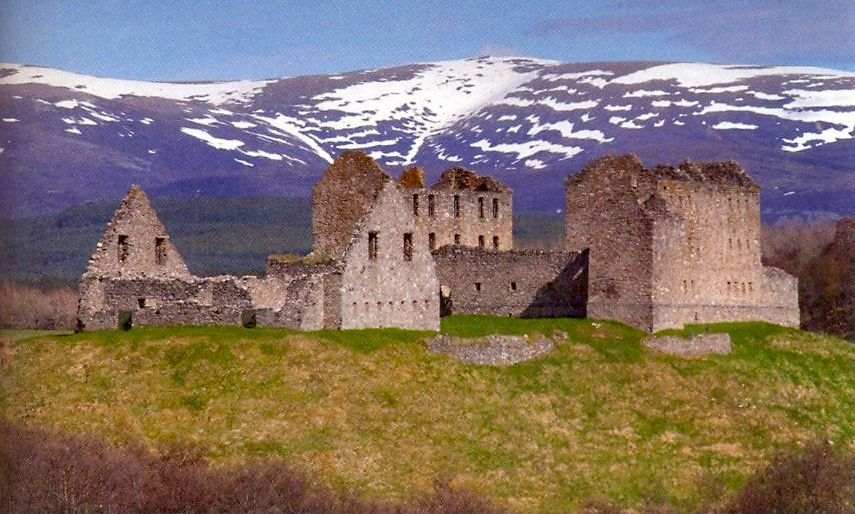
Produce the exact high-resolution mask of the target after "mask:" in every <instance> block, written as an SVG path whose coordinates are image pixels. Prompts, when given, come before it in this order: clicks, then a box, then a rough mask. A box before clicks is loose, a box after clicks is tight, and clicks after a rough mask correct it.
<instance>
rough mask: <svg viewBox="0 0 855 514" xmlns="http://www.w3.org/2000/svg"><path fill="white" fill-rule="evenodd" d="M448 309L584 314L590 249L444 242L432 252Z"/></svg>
mask: <svg viewBox="0 0 855 514" xmlns="http://www.w3.org/2000/svg"><path fill="white" fill-rule="evenodd" d="M433 256H434V260H435V261H436V270H437V275H438V277H439V283H440V288H441V291H442V294H443V305H444V307H445V312H444V313H443V314H495V315H500V316H521V317H557V316H571V317H584V316H585V303H586V302H585V300H586V294H587V282H588V276H587V265H588V254H587V252H583V253H574V252H548V251H544V250H510V251H493V250H481V249H478V248H466V247H460V246H453V245H452V246H444V247H442V248H440V249H438V250H436V251H434V252H433Z"/></svg>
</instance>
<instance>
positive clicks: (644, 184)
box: [566, 156, 798, 331]
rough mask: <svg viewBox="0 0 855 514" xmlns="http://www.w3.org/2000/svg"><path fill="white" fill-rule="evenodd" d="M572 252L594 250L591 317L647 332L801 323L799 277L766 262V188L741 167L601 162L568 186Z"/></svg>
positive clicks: (625, 158)
mask: <svg viewBox="0 0 855 514" xmlns="http://www.w3.org/2000/svg"><path fill="white" fill-rule="evenodd" d="M566 193H567V204H566V205H567V214H566V216H567V217H566V224H567V248H568V249H570V248H584V247H588V248H590V250H591V263H590V281H591V283H590V290H589V305H588V314H589V315H590V316H592V317H602V318H611V319H617V320H620V321H623V322H626V323H628V324H630V325H633V326H636V327H639V328H643V329H646V330H653V331H655V330H660V329H663V328H673V327H681V326H683V325H684V324H686V323H710V322H717V321H736V320H766V321H772V322H775V323H781V324H785V325H791V326H797V325H798V313H797V309H794V308H793V306H794V305H796V303H797V294H795V293H794V292H793V291H794V289H793V285H794V283H795V282H794V281H795V279H794V278H792V277H788V278H787V277H783V276H781V274H780V273H779V272H772V271H769V270H767V269H764V267H763V266H762V264H761V260H760V196H759V188H758V187H757V185H756V184H755V183H754V182H753V181H752V180H751V179H750V177H748V175H747V174H745V172H744V171H743V170H742V169H741V168H739V167H738V165H736V164H735V163H727V162H726V163H705V164H693V163H689V162H686V163H683V164H681V165H680V166H679V167H677V168H674V167H670V166H657V167H656V168H653V169H645V168H644V167H643V165H642V164H641V162H640V161H638V159H637V158H635V157H633V156H623V157H608V158H603V159H599V160H597V161H594V162H593V163H591V164H590V165H588V166H587V167H586V168H585V169H584V170H583V171H582V173H580V174H579V175H577V176H575V177H570V178H568V180H567V186H566Z"/></svg>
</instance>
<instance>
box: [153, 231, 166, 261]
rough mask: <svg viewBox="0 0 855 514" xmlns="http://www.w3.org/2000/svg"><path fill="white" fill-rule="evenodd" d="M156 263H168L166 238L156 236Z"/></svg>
mask: <svg viewBox="0 0 855 514" xmlns="http://www.w3.org/2000/svg"><path fill="white" fill-rule="evenodd" d="M154 263H155V264H157V265H158V266H163V265H164V264H166V238H165V237H155V238H154Z"/></svg>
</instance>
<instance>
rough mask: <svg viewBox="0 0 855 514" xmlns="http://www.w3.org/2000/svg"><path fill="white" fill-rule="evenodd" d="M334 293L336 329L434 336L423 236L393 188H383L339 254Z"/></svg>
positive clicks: (430, 272) (432, 285) (433, 300)
mask: <svg viewBox="0 0 855 514" xmlns="http://www.w3.org/2000/svg"><path fill="white" fill-rule="evenodd" d="M405 234H410V241H411V243H412V245H411V247H410V252H409V255H408V254H407V252H406V246H407V245H406V244H405ZM372 241H373V242H372ZM340 290H341V310H340V316H341V328H370V327H400V328H410V329H422V330H439V298H438V295H437V291H438V290H439V284H438V282H437V279H436V271H435V267H434V262H433V259H432V257H431V255H430V251H429V250H428V241H427V234H426V233H425V231H424V227H422V226H421V225H419V224H418V223H416V220H415V218H414V216H413V215H412V212H411V211H409V210H408V206H407V203H406V202H405V200H404V196H403V195H402V194H401V190H400V189H399V188H398V186H397V185H396V184H394V183H388V184H387V185H386V186H385V187H384V188H383V190H382V191H381V192H380V193H379V195H378V197H377V201H376V202H375V203H374V205H373V207H372V209H371V210H370V211H369V212H368V214H367V215H366V216H365V218H364V219H363V220H362V222H361V223H360V227H359V229H358V231H357V233H356V236H355V237H354V238H353V239H352V241H351V243H350V245H349V246H348V248H347V251H346V252H345V256H344V269H343V272H342V275H341V286H340Z"/></svg>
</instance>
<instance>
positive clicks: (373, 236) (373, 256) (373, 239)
mask: <svg viewBox="0 0 855 514" xmlns="http://www.w3.org/2000/svg"><path fill="white" fill-rule="evenodd" d="M368 258H369V259H370V260H372V261H373V260H377V232H369V233H368Z"/></svg>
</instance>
